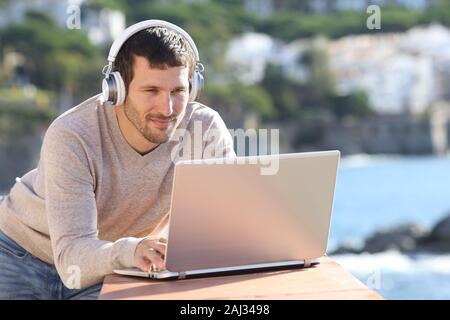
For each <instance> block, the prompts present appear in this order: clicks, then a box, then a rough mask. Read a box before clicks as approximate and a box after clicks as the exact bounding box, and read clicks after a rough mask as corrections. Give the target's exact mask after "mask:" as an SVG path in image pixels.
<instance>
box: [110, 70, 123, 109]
mask: <svg viewBox="0 0 450 320" xmlns="http://www.w3.org/2000/svg"><path fill="white" fill-rule="evenodd" d="M111 77H112V78H113V79H114V83H115V85H116V90H117V94H116V101H115V103H114V105H116V106H117V105H121V104H122V103H124V102H125V96H126V88H125V83H124V82H123V79H122V76H121V75H120V73H119V72H118V71H114V72H112V73H111Z"/></svg>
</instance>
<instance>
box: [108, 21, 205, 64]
mask: <svg viewBox="0 0 450 320" xmlns="http://www.w3.org/2000/svg"><path fill="white" fill-rule="evenodd" d="M151 27H164V28H167V29H169V30H172V31H175V32H178V33H179V34H181V35H182V36H183V37H184V38H185V39H186V40H187V41H188V42H189V45H190V46H191V48H192V51H194V55H195V60H196V62H199V61H200V56H199V54H198V50H197V46H196V45H195V43H194V40H192V38H191V36H190V35H189V34H188V33H187V32H186V31H184V30H183V29H182V28H180V27H179V26H176V25H174V24H173V23H170V22H167V21H163V20H145V21H141V22H139V23H136V24H133V25H132V26H130V27H128V28H126V29H125V30H124V31H123V32H122V33H121V34H120V36H119V37H118V38H117V39H116V40H115V41H114V43H113V44H112V46H111V49H110V50H109V54H108V61H109V62H110V63H111V64H112V63H113V62H114V61H115V60H116V57H117V54H118V53H119V51H120V48H121V47H122V45H123V44H124V43H125V41H127V40H128V38H130V37H131V36H132V35H134V34H135V33H138V32H139V31H142V30H144V29H148V28H151Z"/></svg>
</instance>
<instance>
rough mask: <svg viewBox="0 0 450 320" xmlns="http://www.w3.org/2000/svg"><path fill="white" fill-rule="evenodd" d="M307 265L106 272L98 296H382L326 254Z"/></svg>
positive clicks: (336, 297)
mask: <svg viewBox="0 0 450 320" xmlns="http://www.w3.org/2000/svg"><path fill="white" fill-rule="evenodd" d="M320 262H321V263H320V264H319V265H317V266H314V267H311V268H306V269H293V270H282V271H269V272H257V273H251V274H242V275H229V276H220V277H208V278H196V279H185V280H170V281H167V280H166V281H161V280H150V279H146V278H138V277H128V276H120V275H108V276H106V278H105V281H104V283H103V287H102V290H101V293H100V296H99V299H102V300H107V299H139V300H142V299H149V300H161V299H164V300H170V299H177V300H207V299H237V300H238V299H239V300H240V299H242V300H245V299H267V300H270V299H383V298H382V297H381V296H380V295H379V294H377V293H376V292H374V291H372V290H370V289H369V288H367V287H366V286H365V285H364V284H363V283H362V282H361V281H359V280H358V279H356V278H355V277H354V276H353V275H351V274H350V273H349V272H348V271H346V270H344V268H342V267H341V266H340V265H339V264H337V263H336V262H335V261H334V260H332V259H330V258H328V257H322V258H321V259H320Z"/></svg>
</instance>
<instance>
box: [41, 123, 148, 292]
mask: <svg viewBox="0 0 450 320" xmlns="http://www.w3.org/2000/svg"><path fill="white" fill-rule="evenodd" d="M88 154H89V153H88V148H87V146H86V144H85V142H84V140H83V139H82V138H81V137H80V136H79V135H78V134H77V133H75V132H73V131H72V130H70V129H67V128H65V127H62V126H58V125H57V124H55V123H54V124H53V125H52V126H50V127H49V129H48V130H47V133H46V135H45V138H44V142H43V147H42V154H41V161H42V162H43V163H42V164H43V166H44V170H45V201H46V214H47V219H48V226H49V233H50V239H51V244H52V251H53V258H54V264H55V266H56V269H57V271H58V274H59V276H60V277H61V280H62V281H63V283H64V284H65V286H66V287H68V288H84V287H87V286H90V285H93V284H95V283H98V282H101V281H103V278H104V276H105V275H107V274H110V273H112V272H113V270H114V269H115V268H127V267H132V266H133V265H134V251H135V249H136V246H137V244H138V242H139V241H141V240H142V239H141V238H133V237H129V238H121V239H118V240H117V241H115V242H110V241H102V240H99V238H98V228H97V208H96V201H95V193H94V185H95V183H94V174H93V172H92V167H90V166H89V158H88Z"/></svg>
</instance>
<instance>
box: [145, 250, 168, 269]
mask: <svg viewBox="0 0 450 320" xmlns="http://www.w3.org/2000/svg"><path fill="white" fill-rule="evenodd" d="M144 254H145V258H146V259H148V260H149V261H150V262H151V263H152V264H154V265H155V267H157V268H158V269H161V270H162V269H165V265H164V260H163V258H162V257H161V255H160V254H159V253H158V252H157V251H156V250H154V249H153V250H152V249H150V250H145V252H144Z"/></svg>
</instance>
